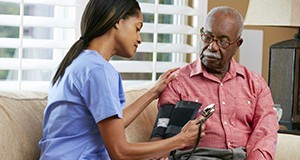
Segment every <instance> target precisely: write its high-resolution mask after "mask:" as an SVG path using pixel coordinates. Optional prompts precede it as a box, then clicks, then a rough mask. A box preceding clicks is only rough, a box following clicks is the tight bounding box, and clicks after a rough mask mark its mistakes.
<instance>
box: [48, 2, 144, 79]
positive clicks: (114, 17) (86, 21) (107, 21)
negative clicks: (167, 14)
mask: <svg viewBox="0 0 300 160" xmlns="http://www.w3.org/2000/svg"><path fill="white" fill-rule="evenodd" d="M140 11H141V8H140V6H139V4H138V2H137V1H136V0H90V1H89V2H88V4H87V6H86V7H85V10H84V12H83V15H82V19H81V35H82V36H81V37H80V39H79V40H77V41H76V42H75V43H74V44H73V45H72V47H71V48H70V50H69V51H68V52H67V54H66V55H65V57H64V59H63V60H62V62H61V63H60V65H59V68H58V69H57V71H56V73H55V75H54V77H53V79H52V85H54V84H55V83H56V82H57V80H58V79H59V78H60V77H62V76H63V75H64V73H65V70H66V68H67V67H68V66H69V65H70V64H71V63H72V61H73V60H74V59H75V58H76V57H78V55H79V54H80V53H81V52H82V51H83V50H84V49H85V48H87V47H88V45H89V42H90V41H91V40H92V39H94V38H96V37H99V36H101V35H103V34H104V33H106V32H107V31H108V30H109V29H111V28H112V27H114V25H115V24H116V23H118V22H119V20H121V19H126V18H128V17H131V16H137V15H138V13H139V12H140Z"/></svg>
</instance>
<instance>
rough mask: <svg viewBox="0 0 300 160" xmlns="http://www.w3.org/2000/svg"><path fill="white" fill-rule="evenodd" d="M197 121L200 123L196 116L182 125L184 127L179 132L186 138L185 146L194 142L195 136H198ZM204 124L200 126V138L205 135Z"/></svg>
mask: <svg viewBox="0 0 300 160" xmlns="http://www.w3.org/2000/svg"><path fill="white" fill-rule="evenodd" d="M199 123H200V118H196V119H195V120H190V121H188V123H186V124H185V125H184V127H183V128H182V129H181V132H180V133H179V134H181V135H182V136H184V138H185V139H186V147H189V146H192V145H193V144H195V143H196V140H197V137H198V132H199V126H200V125H199ZM204 130H205V124H203V125H202V128H201V135H200V137H201V138H202V137H203V136H205V132H204Z"/></svg>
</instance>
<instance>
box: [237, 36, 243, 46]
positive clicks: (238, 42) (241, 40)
mask: <svg viewBox="0 0 300 160" xmlns="http://www.w3.org/2000/svg"><path fill="white" fill-rule="evenodd" d="M243 42H244V40H243V38H240V39H239V40H238V41H237V44H238V46H239V47H240V46H241V45H242V44H243Z"/></svg>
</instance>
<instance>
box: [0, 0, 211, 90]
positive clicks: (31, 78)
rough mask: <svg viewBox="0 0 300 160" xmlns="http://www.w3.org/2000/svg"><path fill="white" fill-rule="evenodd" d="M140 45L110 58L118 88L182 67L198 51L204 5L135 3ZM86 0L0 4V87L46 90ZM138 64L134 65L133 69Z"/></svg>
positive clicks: (165, 0) (75, 33) (178, 0)
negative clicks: (138, 10) (140, 20)
mask: <svg viewBox="0 0 300 160" xmlns="http://www.w3.org/2000/svg"><path fill="white" fill-rule="evenodd" d="M138 1H139V2H140V6H141V8H142V12H143V15H144V27H143V29H142V32H141V35H142V40H143V43H142V44H141V45H140V46H139V48H138V51H137V53H136V54H135V56H134V57H132V58H131V59H124V58H121V57H113V58H112V59H111V61H110V62H111V63H112V64H113V65H114V66H115V67H116V69H117V70H118V71H119V72H120V73H121V74H122V77H123V80H124V85H125V86H128V85H136V84H140V83H147V82H151V81H154V80H156V79H157V78H158V76H159V74H161V73H163V72H165V71H166V70H167V69H169V68H174V67H177V66H182V65H185V64H186V63H187V62H190V61H191V60H193V59H194V58H195V56H196V54H197V53H198V51H199V45H198V42H199V40H200V37H199V31H198V30H199V28H200V27H201V26H202V24H203V20H204V16H205V15H206V8H207V1H204V0H203V1H196V0H194V1H192V0H190V1H189V0H138ZM86 3H87V0H63V1H60V0H0V19H1V20H2V21H0V89H1V90H32V91H47V89H48V86H49V84H50V80H51V76H52V74H53V71H54V69H55V67H57V66H58V64H59V63H60V61H61V60H62V58H63V56H64V55H65V54H66V52H67V50H68V49H69V47H70V46H71V45H72V44H73V43H74V42H75V40H76V39H78V37H80V32H79V30H80V28H79V26H80V25H79V24H80V18H81V14H82V12H83V9H84V6H85V4H86ZM136 66H138V67H136Z"/></svg>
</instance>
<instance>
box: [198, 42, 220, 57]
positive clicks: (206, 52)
mask: <svg viewBox="0 0 300 160" xmlns="http://www.w3.org/2000/svg"><path fill="white" fill-rule="evenodd" d="M207 48H208V45H207V46H205V47H203V49H202V52H201V53H200V58H201V59H202V58H203V56H210V57H214V58H216V59H221V55H220V54H218V53H215V52H211V51H210V50H209V49H207ZM204 52H205V53H204Z"/></svg>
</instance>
